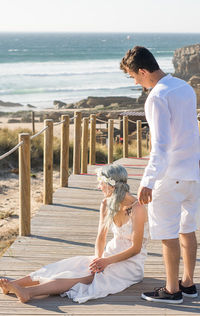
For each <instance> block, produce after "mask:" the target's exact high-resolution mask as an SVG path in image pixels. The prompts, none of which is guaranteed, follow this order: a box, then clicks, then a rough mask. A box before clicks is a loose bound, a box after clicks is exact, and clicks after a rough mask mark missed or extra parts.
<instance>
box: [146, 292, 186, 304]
mask: <svg viewBox="0 0 200 316" xmlns="http://www.w3.org/2000/svg"><path fill="white" fill-rule="evenodd" d="M141 298H142V299H144V300H146V301H149V302H160V303H169V304H181V303H183V299H180V300H165V299H161V298H158V299H156V298H152V297H149V296H146V295H144V294H142V295H141Z"/></svg>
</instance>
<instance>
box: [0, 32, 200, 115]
mask: <svg viewBox="0 0 200 316" xmlns="http://www.w3.org/2000/svg"><path fill="white" fill-rule="evenodd" d="M197 43H200V34H150V33H148V34H147V33H146V34H145V33H112V34H111V33H51V34H50V33H30V34H29V33H0V100H1V101H4V102H14V103H20V104H22V105H24V107H23V108H18V107H16V108H14V107H13V108H4V107H0V111H8V110H9V111H16V110H20V109H25V110H26V109H28V107H27V104H31V105H33V106H35V107H36V109H37V110H41V109H47V108H53V101H54V100H60V101H63V102H66V103H72V102H76V101H79V100H81V99H84V98H87V97H88V96H127V97H138V96H139V95H140V94H141V87H140V86H136V85H134V82H133V80H132V79H130V78H127V76H126V75H125V74H124V73H123V72H122V71H121V70H120V69H119V63H120V60H121V58H122V57H123V56H124V54H125V52H126V51H127V50H128V49H130V48H132V47H133V46H135V45H140V46H145V47H147V48H148V49H149V50H150V51H151V52H152V53H153V54H154V56H155V57H156V59H157V61H158V63H159V65H160V67H161V68H162V69H163V70H164V71H165V72H167V73H173V72H174V67H173V63H172V58H173V54H174V51H175V49H177V48H179V47H183V46H186V45H191V44H197Z"/></svg>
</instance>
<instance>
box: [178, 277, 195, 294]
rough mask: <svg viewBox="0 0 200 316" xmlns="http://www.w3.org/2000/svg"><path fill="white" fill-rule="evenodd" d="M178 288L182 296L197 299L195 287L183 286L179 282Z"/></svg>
mask: <svg viewBox="0 0 200 316" xmlns="http://www.w3.org/2000/svg"><path fill="white" fill-rule="evenodd" d="M179 288H180V290H181V292H182V294H183V296H187V297H197V296H198V292H197V288H196V285H194V284H193V285H191V286H183V285H182V284H181V281H179Z"/></svg>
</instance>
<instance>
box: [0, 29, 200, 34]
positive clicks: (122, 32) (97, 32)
mask: <svg viewBox="0 0 200 316" xmlns="http://www.w3.org/2000/svg"><path fill="white" fill-rule="evenodd" d="M2 33H4V34H5V33H12V34H19V33H21V34H35V33H39V34H41V33H42V34H45V33H46V34H50V33H51V34H58V33H59V34H115V33H116V34H200V32H165V31H164V32H153V31H152V32H148V31H147V32H140V31H136V32H133V31H130V32H128V31H121V32H120V31H8V30H7V31H1V30H0V34H2Z"/></svg>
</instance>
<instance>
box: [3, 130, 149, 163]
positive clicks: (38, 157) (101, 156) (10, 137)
mask: <svg viewBox="0 0 200 316" xmlns="http://www.w3.org/2000/svg"><path fill="white" fill-rule="evenodd" d="M22 132H23V133H30V134H31V131H30V130H29V129H23V130H22V129H20V128H19V129H15V130H10V129H8V128H3V129H0V155H2V154H4V153H5V152H7V151H9V150H10V149H12V148H13V147H14V146H16V144H17V143H18V134H19V133H22ZM43 137H44V136H43V135H39V136H38V137H36V138H34V139H33V140H31V166H32V167H33V168H39V169H42V168H43ZM53 143H54V145H53V160H54V166H55V168H59V163H60V139H58V138H56V137H54V142H53ZM136 148H137V147H136V140H132V141H131V143H130V144H129V153H128V156H129V157H136V156H137V149H136ZM148 154H149V152H148V151H147V149H146V143H145V140H143V143H142V155H143V156H147V155H148ZM122 156H123V145H122V144H114V154H113V157H114V160H117V159H120V158H122ZM107 158H108V150H107V145H101V144H99V143H97V144H96V162H97V163H107ZM72 163H73V144H72V143H70V149H69V167H72ZM0 167H1V168H2V167H3V168H6V167H12V168H17V167H18V151H15V152H14V153H12V154H11V155H10V156H9V157H7V158H5V159H3V160H1V161H0Z"/></svg>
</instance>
